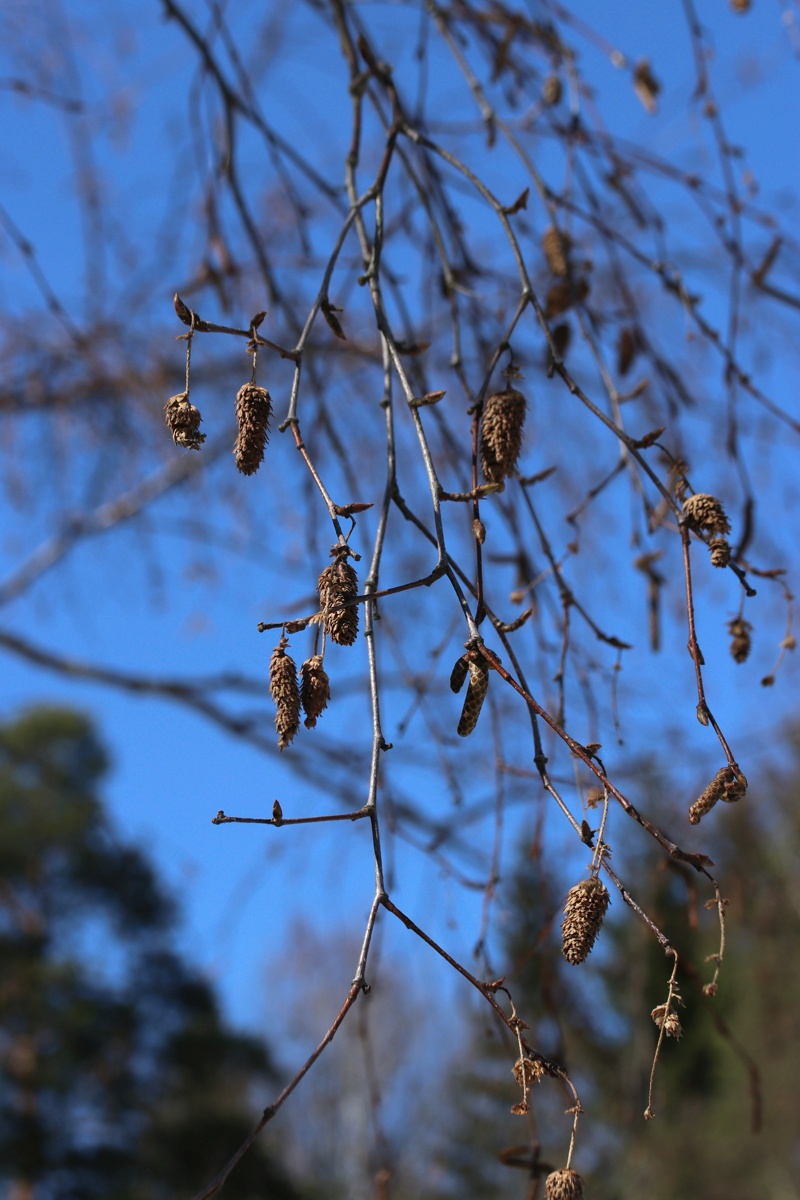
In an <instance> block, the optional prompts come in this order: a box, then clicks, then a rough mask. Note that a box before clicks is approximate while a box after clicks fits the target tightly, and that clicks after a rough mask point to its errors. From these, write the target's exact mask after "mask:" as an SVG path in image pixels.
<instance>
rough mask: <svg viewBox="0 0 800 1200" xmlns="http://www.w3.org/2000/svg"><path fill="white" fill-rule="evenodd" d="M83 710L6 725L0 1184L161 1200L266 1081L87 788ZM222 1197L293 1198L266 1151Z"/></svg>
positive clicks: (200, 1168)
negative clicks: (186, 956)
mask: <svg viewBox="0 0 800 1200" xmlns="http://www.w3.org/2000/svg"><path fill="white" fill-rule="evenodd" d="M107 770H108V760H107V758H106V754H105V752H104V750H103V748H102V746H101V744H100V742H99V740H98V738H97V735H96V733H95V731H94V730H93V729H92V726H91V724H90V723H89V722H88V721H87V720H86V718H85V717H83V716H81V715H79V714H77V713H75V712H71V711H69V710H66V709H38V710H34V711H32V712H30V713H28V714H26V715H24V716H21V717H20V718H19V719H18V720H16V721H15V722H14V723H13V724H6V725H3V726H2V728H1V729H0V828H1V829H2V838H0V876H1V877H2V890H1V891H0V966H1V967H2V977H3V980H4V983H3V986H2V990H1V991H0V1028H2V1034H0V1163H2V1166H0V1179H1V1180H2V1186H3V1189H4V1194H5V1195H7V1196H8V1197H9V1200H45V1198H47V1200H73V1198H74V1200H78V1198H79V1197H94V1196H96V1197H98V1198H99V1197H102V1198H103V1200H116V1198H118V1200H137V1198H139V1197H141V1200H145V1198H146V1200H160V1198H162V1197H163V1198H164V1200H170V1198H172V1197H178V1196H183V1195H185V1194H186V1191H187V1188H190V1187H191V1186H192V1182H193V1181H194V1182H195V1184H197V1185H199V1184H200V1183H201V1182H203V1181H204V1177H206V1176H210V1175H212V1174H213V1173H214V1172H215V1171H216V1169H217V1167H218V1166H219V1163H220V1162H221V1161H222V1159H223V1158H224V1157H225V1155H226V1152H227V1151H228V1148H229V1146H230V1144H231V1142H232V1141H233V1142H235V1141H236V1140H237V1139H239V1140H241V1139H242V1138H243V1137H244V1136H245V1134H246V1133H247V1131H248V1129H249V1127H250V1125H251V1124H252V1121H253V1113H254V1097H255V1094H256V1089H258V1092H259V1093H263V1090H264V1089H265V1087H267V1086H269V1085H273V1084H274V1079H275V1070H274V1067H273V1065H272V1063H271V1060H270V1057H269V1055H268V1053H267V1050H266V1049H265V1047H264V1044H263V1042H261V1041H259V1040H257V1039H255V1038H254V1037H250V1036H246V1035H243V1034H241V1033H236V1032H234V1031H233V1030H232V1029H230V1028H229V1027H228V1026H227V1025H226V1024H225V1021H224V1019H223V1018H222V1016H221V1014H220V1011H219V1007H218V1003H217V1000H216V998H215V996H214V993H213V991H212V989H211V987H210V986H209V984H208V983H207V982H206V981H205V980H204V979H203V978H202V977H201V976H200V975H199V974H198V972H197V970H196V969H195V968H194V967H193V966H191V965H190V964H188V963H187V962H186V961H184V960H183V959H182V958H181V957H180V955H179V954H177V953H176V952H175V950H174V948H173V942H174V940H175V937H176V932H177V929H178V921H177V913H176V911H175V908H174V905H173V904H172V902H171V901H170V900H169V899H168V898H167V896H166V895H165V893H164V891H163V889H162V887H161V885H160V884H159V883H158V881H157V880H156V878H155V876H154V874H153V871H152V869H151V867H150V865H149V864H148V862H147V860H146V858H145V857H144V856H143V855H142V853H141V852H140V851H139V850H137V849H135V848H134V847H132V846H129V845H126V844H125V843H123V842H121V841H120V840H119V839H118V837H117V836H116V835H115V832H114V829H113V827H112V826H111V824H110V822H109V821H108V818H107V817H106V815H105V812H104V809H103V804H102V800H101V798H100V795H99V789H100V787H101V784H102V781H103V778H104V776H105V774H106V772H107ZM230 1193H231V1195H232V1196H238V1197H241V1200H255V1198H256V1197H264V1196H265V1195H269V1196H274V1197H276V1200H293V1198H294V1197H296V1196H298V1194H299V1193H298V1192H297V1191H296V1190H295V1189H294V1188H293V1187H292V1186H291V1185H290V1184H289V1182H288V1180H287V1179H286V1176H285V1175H284V1173H283V1172H282V1171H281V1168H280V1166H279V1164H277V1163H276V1161H275V1158H274V1157H273V1156H270V1155H269V1154H268V1153H267V1151H266V1149H265V1148H264V1147H262V1146H259V1147H257V1148H255V1151H254V1153H253V1154H252V1155H251V1156H250V1157H249V1158H248V1160H247V1162H246V1163H245V1164H244V1165H243V1167H242V1170H241V1171H240V1172H238V1173H237V1176H236V1179H235V1181H233V1182H232V1183H231V1186H230Z"/></svg>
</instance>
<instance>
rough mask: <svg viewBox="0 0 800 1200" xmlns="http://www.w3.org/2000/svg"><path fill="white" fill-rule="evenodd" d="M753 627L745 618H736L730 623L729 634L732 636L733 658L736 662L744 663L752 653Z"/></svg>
mask: <svg viewBox="0 0 800 1200" xmlns="http://www.w3.org/2000/svg"><path fill="white" fill-rule="evenodd" d="M752 628H753V626H752V625H751V624H750V622H749V621H745V619H744V617H734V618H733V620H732V621H729V622H728V632H729V633H730V635H731V646H730V650H731V656H732V658H733V661H734V662H737V663H743V662H744V661H745V659H746V658H747V656H748V654H749V653H750V647H751V644H752V639H751V636H750V633H751V630H752Z"/></svg>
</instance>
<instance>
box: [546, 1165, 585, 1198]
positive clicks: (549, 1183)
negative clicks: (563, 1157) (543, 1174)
mask: <svg viewBox="0 0 800 1200" xmlns="http://www.w3.org/2000/svg"><path fill="white" fill-rule="evenodd" d="M544 1200H583V1180H582V1179H581V1177H580V1175H579V1174H578V1172H577V1171H573V1170H572V1168H571V1167H563V1168H562V1169H561V1170H560V1171H552V1172H551V1173H550V1174H549V1175H548V1176H547V1179H546V1181H545V1185H544Z"/></svg>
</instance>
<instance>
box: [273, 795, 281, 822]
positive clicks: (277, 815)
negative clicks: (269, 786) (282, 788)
mask: <svg viewBox="0 0 800 1200" xmlns="http://www.w3.org/2000/svg"><path fill="white" fill-rule="evenodd" d="M272 819H273V821H275V822H276V823H277V824H280V822H281V821H282V820H283V809H282V808H281V802H280V800H274V801H273V803H272Z"/></svg>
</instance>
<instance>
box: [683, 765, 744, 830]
mask: <svg viewBox="0 0 800 1200" xmlns="http://www.w3.org/2000/svg"><path fill="white" fill-rule="evenodd" d="M746 791H747V780H746V779H745V777H744V775H736V774H735V773H734V771H733V770H732V769H731V768H730V767H720V769H719V770H718V771H717V773H716V775H715V776H714V778H713V779H712V780H711V783H709V784H708V785H707V787H705V788H704V789H703V791H702V792H701V793H700V795H699V796H698V797H697V799H696V800H695V802H694V804H693V805H692V807H691V808H690V809H689V821H690V823H691V824H692V825H698V824H699V823H700V821H701V819H702V818H703V817H704V816H705V815H706V813H710V812H711V809H712V808H713V807H714V805H715V804H716V803H717V801H718V800H725V801H726V802H727V803H728V804H733V803H735V802H736V801H737V800H741V798H742V796H743V795H744V794H745V792H746Z"/></svg>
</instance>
